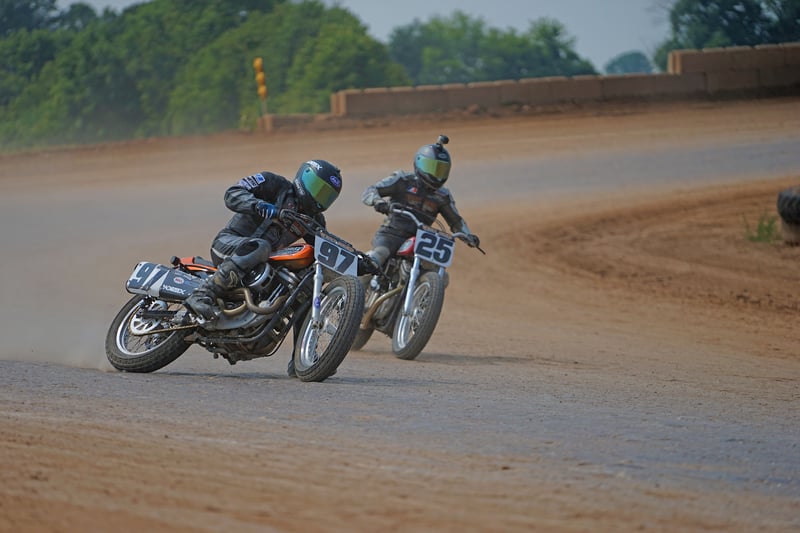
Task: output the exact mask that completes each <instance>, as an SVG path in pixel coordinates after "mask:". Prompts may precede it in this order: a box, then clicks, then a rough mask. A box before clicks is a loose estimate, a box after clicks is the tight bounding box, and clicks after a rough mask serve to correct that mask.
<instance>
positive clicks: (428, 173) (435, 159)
mask: <svg viewBox="0 0 800 533" xmlns="http://www.w3.org/2000/svg"><path fill="white" fill-rule="evenodd" d="M448 141H449V139H448V138H447V136H446V135H439V139H438V141H437V142H436V143H435V144H426V145H425V146H422V147H421V148H420V149H419V150H417V153H416V155H415V156H414V174H416V176H417V177H418V178H419V179H420V180H421V181H422V183H424V184H425V185H426V186H427V187H429V188H431V189H438V188H439V187H441V186H442V185H444V182H446V181H447V177H448V176H449V175H450V166H451V164H452V159H450V153H449V152H448V151H447V149H446V148H445V147H444V145H445V144H447V142H448Z"/></svg>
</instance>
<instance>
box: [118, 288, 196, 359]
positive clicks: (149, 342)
mask: <svg viewBox="0 0 800 533" xmlns="http://www.w3.org/2000/svg"><path fill="white" fill-rule="evenodd" d="M179 305H180V304H175V303H169V302H165V301H164V300H152V299H150V298H145V297H144V296H134V297H133V298H131V299H130V300H128V302H127V303H126V304H125V305H123V306H122V309H120V311H119V313H117V316H116V317H114V320H113V321H112V322H111V327H109V328H108V334H107V335H106V357H108V361H109V362H110V363H111V365H112V366H113V367H114V368H116V369H117V370H124V371H126V372H142V373H144V372H155V371H156V370H158V369H159V368H163V367H165V366H167V365H168V364H170V363H171V362H173V361H174V360H175V359H177V358H178V357H180V356H181V354H183V352H185V351H186V350H187V349H188V348H189V346H191V343H190V342H187V341H185V340H184V338H185V336H186V333H187V331H186V330H180V331H172V332H163V331H159V330H164V329H166V328H168V327H169V323H168V322H167V320H165V319H163V318H144V317H142V316H141V313H142V311H158V312H160V313H163V314H164V315H165V316H167V315H168V314H169V312H170V311H175V310H176V309H177V308H178V307H179ZM173 308H175V309H173Z"/></svg>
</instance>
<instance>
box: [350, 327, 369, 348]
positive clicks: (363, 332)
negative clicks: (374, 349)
mask: <svg viewBox="0 0 800 533" xmlns="http://www.w3.org/2000/svg"><path fill="white" fill-rule="evenodd" d="M374 331H375V328H373V327H369V328H367V329H362V328H360V327H359V328H358V333H356V338H355V340H354V341H353V345H352V346H351V347H350V349H351V350H360V349H361V348H363V347H364V345H365V344H367V341H368V340H369V339H370V337H372V333H373V332H374Z"/></svg>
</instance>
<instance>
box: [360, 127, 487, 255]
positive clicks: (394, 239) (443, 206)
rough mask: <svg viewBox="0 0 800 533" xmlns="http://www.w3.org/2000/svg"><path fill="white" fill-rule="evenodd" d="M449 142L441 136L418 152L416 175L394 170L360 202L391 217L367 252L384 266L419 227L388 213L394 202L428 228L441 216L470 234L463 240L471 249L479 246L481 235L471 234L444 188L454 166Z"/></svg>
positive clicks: (452, 228)
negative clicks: (447, 147) (446, 146)
mask: <svg viewBox="0 0 800 533" xmlns="http://www.w3.org/2000/svg"><path fill="white" fill-rule="evenodd" d="M448 141H449V139H448V138H447V137H446V136H444V135H440V136H439V139H438V141H437V142H436V143H435V144H428V145H425V146H422V147H421V148H420V149H419V150H417V153H416V154H415V156H414V172H405V171H402V170H398V171H395V172H394V173H392V175H391V176H389V177H387V178H384V179H383V180H381V181H379V182H378V183H376V184H375V185H371V186H369V187H367V189H366V190H365V191H364V194H363V195H362V197H361V200H362V201H363V202H364V203H365V204H366V205H369V206H372V207H373V208H374V209H375V210H376V211H378V212H379V213H383V214H386V215H388V216H387V217H386V219H385V220H384V222H383V224H382V225H381V226H380V228H378V231H377V232H376V233H375V236H374V237H373V239H372V249H371V250H370V251H369V252H367V255H369V256H370V257H372V259H373V260H375V261H376V262H377V263H378V264H380V265H381V266H383V265H384V264H385V263H386V260H387V259H389V258H390V257H391V256H393V255H394V254H395V253H396V252H397V250H398V249H399V248H400V245H402V244H403V242H405V240H406V239H408V238H409V237H412V236H413V235H415V234H416V232H417V227H416V225H415V224H414V223H413V222H412V221H411V220H409V218H408V217H406V216H403V215H398V214H394V213H390V212H389V210H390V204H393V203H396V204H402V206H403V207H404V208H405V209H408V210H409V211H413V212H414V214H415V215H416V217H417V218H419V220H420V221H421V222H423V223H425V224H428V225H430V224H432V223H433V221H434V220H435V219H436V217H437V216H438V215H439V214H441V215H442V217H443V218H444V219H445V221H446V222H447V224H448V225H449V226H450V229H451V230H452V231H453V232H458V231H461V232H463V233H466V234H467V236H466V237H465V239H464V240H465V241H466V243H467V244H468V245H469V246H472V247H477V246H479V245H480V239H479V238H478V236H477V235H475V234H474V233H471V232H470V230H469V228H468V227H467V223H466V222H465V221H464V219H463V218H461V215H460V214H459V213H458V210H457V209H456V202H455V200H454V199H453V195H452V194H451V193H450V191H449V190H448V189H447V188H446V187H443V185H444V183H445V181H447V178H448V176H449V175H450V167H451V165H452V159H451V158H450V153H449V152H448V151H447V150H446V149H445V147H444V145H445V144H447V142H448Z"/></svg>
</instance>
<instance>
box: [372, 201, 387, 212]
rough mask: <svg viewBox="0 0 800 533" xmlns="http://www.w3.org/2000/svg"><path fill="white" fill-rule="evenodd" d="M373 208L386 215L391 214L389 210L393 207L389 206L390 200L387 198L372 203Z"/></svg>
mask: <svg viewBox="0 0 800 533" xmlns="http://www.w3.org/2000/svg"><path fill="white" fill-rule="evenodd" d="M372 208H373V209H375V211H377V212H378V213H382V214H384V215H388V214H389V210H390V209H391V207H390V206H389V202H387V201H386V200H378V201H377V202H375V203H374V204H372Z"/></svg>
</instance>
